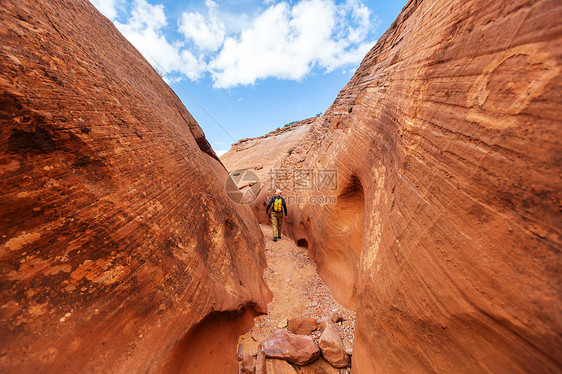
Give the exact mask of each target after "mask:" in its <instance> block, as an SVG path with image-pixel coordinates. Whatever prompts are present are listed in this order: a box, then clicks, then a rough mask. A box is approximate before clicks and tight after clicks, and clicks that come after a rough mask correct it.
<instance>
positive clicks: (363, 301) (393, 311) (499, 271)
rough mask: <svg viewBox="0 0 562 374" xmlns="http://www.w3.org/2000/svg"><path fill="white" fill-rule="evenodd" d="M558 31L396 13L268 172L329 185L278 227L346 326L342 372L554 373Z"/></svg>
mask: <svg viewBox="0 0 562 374" xmlns="http://www.w3.org/2000/svg"><path fill="white" fill-rule="evenodd" d="M561 17H562V7H561V6H560V3H559V2H557V1H552V0H550V1H549V0H538V1H527V0H514V1H510V2H507V3H506V2H497V1H491V0H471V1H451V0H443V1H441V0H424V1H414V0H412V1H410V2H409V3H408V4H407V5H406V6H405V8H404V9H403V11H402V13H401V14H400V15H399V16H398V19H397V20H396V21H395V22H394V24H393V25H392V26H391V28H390V29H389V30H388V31H387V32H386V33H385V34H384V35H383V36H382V37H381V38H380V39H379V41H378V42H377V44H376V45H375V46H374V48H373V49H372V50H371V51H370V52H369V53H368V54H367V55H366V57H365V59H364V60H363V62H362V64H361V66H360V67H359V69H358V70H357V72H356V74H355V75H354V77H353V78H352V79H351V81H350V82H349V84H348V85H347V86H346V87H345V88H344V89H343V90H342V91H341V92H340V94H339V95H338V97H337V99H336V100H335V102H334V103H333V105H332V106H331V107H330V109H329V110H328V111H327V112H326V113H325V114H324V115H323V116H322V117H320V118H319V119H317V120H316V122H315V123H314V124H313V126H312V127H311V129H310V130H309V132H308V133H307V135H306V137H305V138H304V139H302V140H301V141H300V142H299V144H298V145H297V146H296V147H295V149H294V151H293V152H292V155H291V157H285V158H284V159H282V160H281V162H279V163H278V164H277V165H276V167H277V168H282V169H287V170H294V171H293V177H294V176H295V174H297V172H299V171H302V170H311V169H312V170H314V171H315V173H318V171H319V170H324V169H333V170H336V171H337V186H336V187H335V189H329V188H324V187H325V186H324V187H323V189H313V190H308V191H302V190H300V191H290V192H288V193H289V194H294V195H298V196H300V197H304V198H305V199H304V200H303V199H300V200H299V201H304V203H300V204H293V205H290V206H289V220H288V221H287V222H285V225H286V230H287V233H289V234H290V236H292V238H293V239H295V240H296V241H298V242H299V243H305V244H306V245H307V246H308V248H309V253H310V255H311V256H312V257H313V258H314V259H315V261H316V262H317V264H318V269H319V272H320V275H321V276H322V277H323V279H324V280H325V281H326V283H328V285H329V286H330V287H331V289H332V291H333V292H334V294H335V295H336V297H337V298H338V299H339V301H340V302H342V303H344V305H348V306H351V307H354V308H356V310H357V324H356V336H355V344H354V348H353V372H354V373H361V374H362V373H374V372H376V373H379V372H380V373H383V372H388V373H397V372H405V373H411V372H467V373H469V372H541V373H555V372H560V371H561V370H562V339H561V336H562V301H561V297H560V295H561V294H562V289H561V284H562V282H561V277H560V269H561V268H562V266H561V265H562V264H561V255H560V249H561V241H562V240H561V239H562V238H561V231H562V227H561V222H562V215H561V213H560V201H561V197H562V196H561V195H562V192H561V189H560V185H561V177H560V176H561V173H562V160H561V158H560V155H562V146H561V139H562V125H561V121H560V113H561V109H562V97H561V96H560V92H562V90H561V89H562V78H561V69H562V66H561V62H562V25H561V24H560V22H559V19H560V18H561ZM318 195H325V196H335V197H336V198H337V200H336V201H335V202H334V201H332V200H329V203H326V204H310V203H308V202H310V200H309V198H310V197H313V196H318Z"/></svg>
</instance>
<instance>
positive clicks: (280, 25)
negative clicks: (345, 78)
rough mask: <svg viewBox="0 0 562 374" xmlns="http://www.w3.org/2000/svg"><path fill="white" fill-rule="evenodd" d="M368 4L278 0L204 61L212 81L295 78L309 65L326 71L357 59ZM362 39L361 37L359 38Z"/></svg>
mask: <svg viewBox="0 0 562 374" xmlns="http://www.w3.org/2000/svg"><path fill="white" fill-rule="evenodd" d="M370 19H371V14H370V11H369V9H368V8H367V7H366V6H365V5H364V4H362V3H361V2H359V1H358V0H348V1H346V2H345V3H344V4H341V5H336V4H335V3H334V1H333V0H303V1H300V2H298V3H297V4H296V5H294V6H292V7H291V6H290V5H289V4H288V3H287V2H281V3H278V4H275V5H272V6H270V7H268V8H267V9H266V10H265V11H263V12H262V13H261V14H259V15H257V16H256V17H255V18H254V19H253V20H251V22H250V25H248V26H247V27H246V28H245V29H244V30H242V31H241V33H240V34H239V35H232V36H229V37H227V38H226V39H225V41H224V44H223V46H222V49H221V50H220V52H219V53H218V55H217V56H214V57H213V58H212V59H211V61H210V62H209V71H210V72H211V75H212V77H213V80H214V85H215V87H219V88H230V87H234V86H238V85H250V84H254V83H255V82H256V80H258V79H265V78H269V77H275V78H279V79H292V80H301V79H303V78H304V77H305V76H306V75H307V74H309V73H310V72H311V70H312V69H313V68H314V67H319V68H324V69H325V70H326V71H332V70H334V69H336V68H339V67H342V66H346V65H349V64H355V63H358V62H360V61H361V59H362V58H363V56H364V55H365V53H366V52H367V51H368V48H369V47H370V46H372V43H371V42H366V43H365V39H366V38H367V37H368V34H369V31H370V28H372V25H371V23H370ZM361 42H363V43H361Z"/></svg>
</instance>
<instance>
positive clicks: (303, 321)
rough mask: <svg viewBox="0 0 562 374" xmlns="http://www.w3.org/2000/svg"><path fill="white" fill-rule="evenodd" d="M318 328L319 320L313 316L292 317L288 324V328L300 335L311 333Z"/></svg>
mask: <svg viewBox="0 0 562 374" xmlns="http://www.w3.org/2000/svg"><path fill="white" fill-rule="evenodd" d="M316 329H318V322H317V321H316V319H314V318H312V317H296V318H291V319H290V320H289V324H288V326H287V330H289V331H290V332H292V333H293V334H298V335H310V334H312V332H313V331H314V330H316Z"/></svg>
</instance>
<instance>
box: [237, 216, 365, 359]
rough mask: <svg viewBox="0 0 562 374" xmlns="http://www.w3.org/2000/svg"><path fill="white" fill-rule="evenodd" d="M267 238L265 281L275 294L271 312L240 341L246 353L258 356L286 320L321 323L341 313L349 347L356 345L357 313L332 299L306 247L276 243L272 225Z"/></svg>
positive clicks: (265, 230)
mask: <svg viewBox="0 0 562 374" xmlns="http://www.w3.org/2000/svg"><path fill="white" fill-rule="evenodd" d="M261 230H262V232H263V234H264V236H265V239H266V242H265V243H266V244H265V253H266V258H267V264H268V267H267V269H265V271H264V279H265V281H266V282H267V284H268V286H269V288H270V289H271V291H272V292H273V294H274V296H273V301H272V302H271V303H270V304H269V306H268V307H269V313H268V314H266V315H262V316H259V317H256V318H255V324H254V327H253V328H252V329H251V330H250V331H248V332H247V333H246V334H244V335H242V336H241V337H240V339H239V342H240V343H241V344H242V346H243V349H244V352H249V353H256V352H257V350H258V345H259V343H261V342H262V341H263V340H264V339H265V338H266V337H267V335H269V334H270V333H271V332H273V331H274V330H276V329H278V328H279V327H278V326H279V324H280V323H282V322H283V320H284V319H291V318H294V317H299V316H302V317H314V318H316V319H317V320H318V321H319V320H320V318H322V317H329V316H331V315H332V313H333V312H334V311H338V312H339V313H340V314H341V315H342V316H343V317H344V318H345V321H344V322H342V324H341V329H342V331H343V338H344V343H345V346H346V348H351V347H352V345H353V334H354V330H355V312H353V311H352V310H349V309H346V308H344V307H343V306H341V305H340V304H339V303H338V302H337V301H336V300H335V299H334V297H333V296H332V293H331V292H330V289H329V288H328V287H327V286H326V284H324V282H323V281H322V279H320V277H319V276H318V273H317V272H316V265H315V263H314V262H313V261H312V260H311V259H310V258H309V257H308V256H307V253H306V248H302V247H298V246H297V245H296V244H295V242H293V241H292V240H291V239H288V238H285V237H283V239H281V240H279V241H277V242H273V241H272V240H271V239H272V236H273V235H272V228H271V226H266V225H261Z"/></svg>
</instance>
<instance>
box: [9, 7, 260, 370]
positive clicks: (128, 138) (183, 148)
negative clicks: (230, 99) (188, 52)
mask: <svg viewBox="0 0 562 374" xmlns="http://www.w3.org/2000/svg"><path fill="white" fill-rule="evenodd" d="M0 23H1V26H0V44H1V46H2V47H1V49H0V61H1V63H0V92H1V95H0V101H1V102H0V124H1V126H0V176H1V177H0V207H1V208H0V267H1V271H0V285H1V286H0V300H1V307H0V336H2V338H1V339H0V371H2V372H14V373H16V372H17V373H37V372H42V373H43V372H44V373H60V372H112V373H131V372H160V371H164V372H173V373H179V372H190V373H191V372H208V373H211V372H216V373H219V372H235V371H236V370H237V363H236V361H235V347H236V341H237V338H238V335H239V334H241V333H243V332H244V331H245V330H247V329H248V328H249V327H250V326H251V325H252V323H253V316H254V315H255V314H256V313H258V312H264V311H265V310H266V303H267V302H268V301H269V299H270V293H269V290H268V289H267V287H266V286H265V284H264V283H263V280H262V277H261V272H262V270H263V268H264V267H265V257H264V254H263V239H262V236H261V231H260V229H259V226H258V225H257V223H256V221H255V219H254V218H253V217H252V213H251V210H250V209H248V208H246V207H243V206H235V205H234V204H232V203H231V202H230V201H229V200H228V199H227V198H226V196H225V193H224V189H223V185H224V180H225V178H226V175H227V172H226V170H225V168H224V167H223V166H222V164H221V163H220V161H219V160H218V158H217V157H216V155H215V153H214V152H213V151H212V149H211V148H210V146H209V144H208V142H207V141H206V139H205V137H204V134H203V132H202V130H201V129H200V128H199V126H198V125H197V123H196V122H195V120H194V119H193V118H192V116H191V115H190V114H189V112H188V111H187V110H186V109H185V108H184V107H183V105H182V104H181V102H180V100H179V99H178V98H177V97H176V96H175V94H174V93H173V92H172V91H171V89H170V88H169V87H168V86H167V85H166V84H165V83H164V82H163V81H162V79H161V78H160V77H159V76H158V74H157V73H156V71H155V70H154V69H153V68H152V67H151V66H150V64H149V63H148V62H147V61H146V60H145V59H144V58H143V57H142V56H141V55H140V54H139V53H138V52H137V51H136V50H135V49H134V48H133V47H132V46H131V45H130V44H129V43H128V42H127V41H126V40H125V39H124V38H123V37H122V36H121V35H120V34H119V32H118V31H117V30H116V29H115V28H114V27H113V25H112V24H111V22H109V20H107V19H106V18H104V17H103V16H101V15H100V14H99V13H98V12H97V11H96V10H95V9H94V7H93V6H92V5H91V4H90V3H89V2H88V1H86V0H75V1H60V0H52V1H45V2H35V1H29V0H18V1H16V0H7V1H4V2H3V3H2V12H1V13H0ZM195 368H197V369H195Z"/></svg>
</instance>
